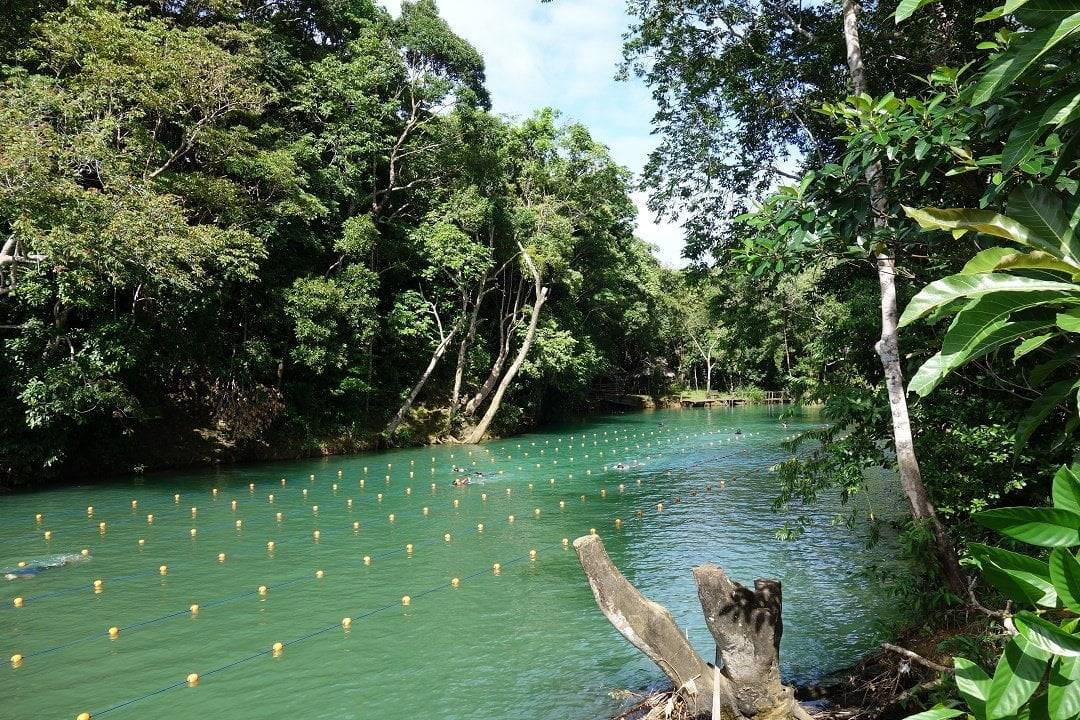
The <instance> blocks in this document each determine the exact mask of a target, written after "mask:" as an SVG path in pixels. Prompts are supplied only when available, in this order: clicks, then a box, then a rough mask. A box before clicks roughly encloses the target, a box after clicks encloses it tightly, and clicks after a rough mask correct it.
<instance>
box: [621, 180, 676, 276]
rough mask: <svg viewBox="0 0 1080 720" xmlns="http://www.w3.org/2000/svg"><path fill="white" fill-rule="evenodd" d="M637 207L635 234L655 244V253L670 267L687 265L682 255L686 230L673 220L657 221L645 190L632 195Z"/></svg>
mask: <svg viewBox="0 0 1080 720" xmlns="http://www.w3.org/2000/svg"><path fill="white" fill-rule="evenodd" d="M630 198H631V199H632V200H633V201H634V206H635V207H637V211H638V215H637V229H636V231H635V233H634V234H635V235H637V236H638V237H639V238H641V239H642V240H644V241H645V242H647V243H649V244H651V245H654V246H655V249H654V250H653V254H655V255H656V257H657V258H658V259H659V260H660V262H661V263H663V264H664V265H667V266H668V267H676V268H681V267H685V266H686V265H687V261H686V260H685V259H684V258H683V257H682V249H683V245H684V244H685V232H684V231H683V229H682V228H681V227H680V226H679V225H677V224H675V223H672V222H667V221H666V220H661V221H659V222H657V220H656V217H655V215H653V214H652V213H651V212H650V211H649V208H648V205H647V196H646V194H645V193H643V192H636V193H632V194H631V195H630Z"/></svg>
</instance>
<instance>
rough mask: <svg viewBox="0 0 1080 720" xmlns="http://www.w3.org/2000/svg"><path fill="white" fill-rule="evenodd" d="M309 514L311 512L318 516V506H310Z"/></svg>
mask: <svg viewBox="0 0 1080 720" xmlns="http://www.w3.org/2000/svg"><path fill="white" fill-rule="evenodd" d="M311 512H313V513H315V514H316V515H318V514H319V506H318V505H312V506H311Z"/></svg>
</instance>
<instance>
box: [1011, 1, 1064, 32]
mask: <svg viewBox="0 0 1080 720" xmlns="http://www.w3.org/2000/svg"><path fill="white" fill-rule="evenodd" d="M1010 6H1013V7H1011V8H1010ZM1077 12H1080V3H1077V2H1076V0H1009V2H1006V3H1005V8H1004V13H1005V14H1006V15H1016V18H1017V19H1018V20H1019V21H1020V22H1022V23H1024V24H1025V25H1027V26H1028V27H1032V28H1034V27H1039V26H1041V25H1048V24H1050V23H1053V22H1057V21H1058V20H1060V19H1062V18H1064V17H1068V16H1069V15H1072V14H1073V13H1077Z"/></svg>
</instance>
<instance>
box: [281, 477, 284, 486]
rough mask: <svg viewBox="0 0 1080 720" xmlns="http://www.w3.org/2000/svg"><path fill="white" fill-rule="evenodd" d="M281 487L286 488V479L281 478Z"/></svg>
mask: <svg viewBox="0 0 1080 720" xmlns="http://www.w3.org/2000/svg"><path fill="white" fill-rule="evenodd" d="M281 487H285V478H281Z"/></svg>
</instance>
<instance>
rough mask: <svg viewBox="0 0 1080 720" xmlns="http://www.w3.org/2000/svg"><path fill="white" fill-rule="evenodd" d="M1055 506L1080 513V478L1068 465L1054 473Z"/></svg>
mask: <svg viewBox="0 0 1080 720" xmlns="http://www.w3.org/2000/svg"><path fill="white" fill-rule="evenodd" d="M1053 496H1054V507H1056V508H1057V509H1058V510H1068V511H1069V512H1074V513H1077V514H1078V515H1080V478H1077V477H1076V473H1074V472H1073V470H1072V468H1070V467H1069V466H1067V465H1062V466H1061V467H1060V468H1058V471H1057V472H1056V473H1054V489H1053Z"/></svg>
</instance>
